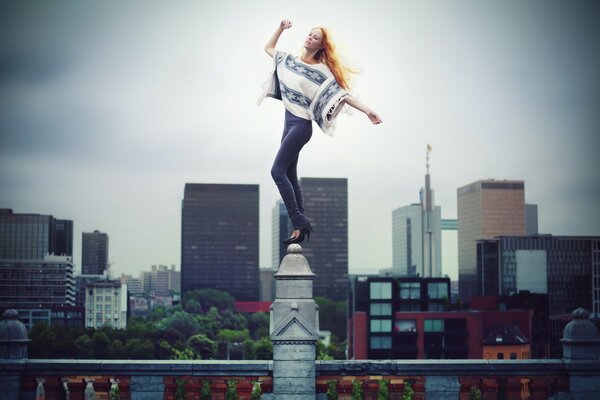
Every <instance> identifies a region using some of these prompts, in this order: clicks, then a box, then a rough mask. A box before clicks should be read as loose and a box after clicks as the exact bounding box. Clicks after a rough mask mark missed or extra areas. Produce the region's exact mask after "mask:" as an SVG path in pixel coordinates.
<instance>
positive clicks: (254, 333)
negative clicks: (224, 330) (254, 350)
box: [245, 312, 270, 340]
mask: <svg viewBox="0 0 600 400" xmlns="http://www.w3.org/2000/svg"><path fill="white" fill-rule="evenodd" d="M245 317H246V320H247V325H248V331H249V332H250V337H251V338H252V339H253V340H258V339H260V338H262V337H266V336H269V324H270V316H269V314H268V313H264V312H259V313H252V314H247V315H245Z"/></svg>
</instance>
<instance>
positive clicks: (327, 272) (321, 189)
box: [300, 178, 348, 301]
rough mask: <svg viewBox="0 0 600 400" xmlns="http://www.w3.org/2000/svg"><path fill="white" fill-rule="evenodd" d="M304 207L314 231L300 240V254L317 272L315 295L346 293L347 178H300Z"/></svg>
mask: <svg viewBox="0 0 600 400" xmlns="http://www.w3.org/2000/svg"><path fill="white" fill-rule="evenodd" d="M300 185H301V186H302V190H303V192H304V208H305V210H306V215H307V216H308V217H309V218H310V220H311V222H312V226H313V228H314V230H315V234H314V235H311V236H310V242H307V241H306V240H305V241H304V243H302V247H303V249H304V250H303V254H304V256H305V257H306V259H307V260H308V262H309V263H310V267H311V269H312V270H313V272H314V273H315V274H317V276H316V278H315V281H314V295H315V296H323V297H327V298H329V299H331V300H337V301H339V300H346V298H347V297H348V180H347V179H346V178H302V179H300Z"/></svg>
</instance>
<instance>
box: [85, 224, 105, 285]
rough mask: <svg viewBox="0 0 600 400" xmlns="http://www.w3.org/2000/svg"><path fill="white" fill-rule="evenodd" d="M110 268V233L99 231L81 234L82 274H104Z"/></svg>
mask: <svg viewBox="0 0 600 400" xmlns="http://www.w3.org/2000/svg"><path fill="white" fill-rule="evenodd" d="M107 269H108V235H107V234H106V233H102V232H99V231H94V232H91V233H86V232H83V233H82V234H81V274H82V275H102V274H104V271H106V270H107Z"/></svg>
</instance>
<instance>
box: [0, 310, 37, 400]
mask: <svg viewBox="0 0 600 400" xmlns="http://www.w3.org/2000/svg"><path fill="white" fill-rule="evenodd" d="M2 317H3V319H2V321H0V360H2V362H3V363H14V364H18V363H21V364H22V365H24V364H25V362H26V360H27V345H28V344H29V342H30V340H29V338H28V337H27V328H25V325H23V323H22V322H21V321H19V320H18V319H17V318H18V317H19V313H18V312H17V311H16V310H6V311H4V313H3V314H2ZM0 388H1V390H0V400H17V399H19V398H20V389H21V374H20V373H19V372H17V371H16V370H14V371H5V370H0Z"/></svg>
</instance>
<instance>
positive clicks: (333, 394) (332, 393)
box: [327, 381, 338, 400]
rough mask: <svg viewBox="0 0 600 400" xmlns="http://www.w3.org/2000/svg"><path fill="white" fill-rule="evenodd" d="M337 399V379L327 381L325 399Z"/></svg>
mask: <svg viewBox="0 0 600 400" xmlns="http://www.w3.org/2000/svg"><path fill="white" fill-rule="evenodd" d="M337 399H338V392H337V381H329V382H327V400H337Z"/></svg>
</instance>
